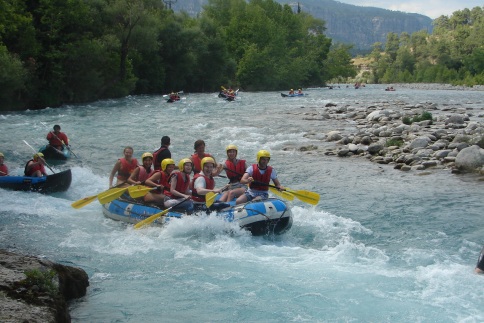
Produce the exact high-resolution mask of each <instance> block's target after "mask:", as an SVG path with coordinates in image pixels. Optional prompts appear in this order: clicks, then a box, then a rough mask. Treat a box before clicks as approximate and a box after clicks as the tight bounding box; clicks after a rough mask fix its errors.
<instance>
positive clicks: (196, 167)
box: [191, 153, 213, 174]
mask: <svg viewBox="0 0 484 323" xmlns="http://www.w3.org/2000/svg"><path fill="white" fill-rule="evenodd" d="M205 157H212V158H213V156H212V155H210V154H206V153H204V154H203V157H202V158H200V156H198V154H193V155H192V156H191V158H192V160H193V173H194V174H198V173H200V172H201V171H202V159H203V158H205Z"/></svg>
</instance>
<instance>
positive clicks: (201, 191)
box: [190, 157, 223, 203]
mask: <svg viewBox="0 0 484 323" xmlns="http://www.w3.org/2000/svg"><path fill="white" fill-rule="evenodd" d="M201 165H202V171H201V172H200V173H197V174H195V176H193V181H192V184H191V186H190V188H191V190H192V198H193V200H194V201H195V202H201V203H205V195H207V193H208V192H213V193H216V194H217V193H220V192H221V191H222V190H223V188H220V189H216V188H215V180H214V179H213V176H212V173H213V170H214V168H215V165H216V164H215V160H214V159H213V158H212V157H205V158H203V159H202V161H201Z"/></svg>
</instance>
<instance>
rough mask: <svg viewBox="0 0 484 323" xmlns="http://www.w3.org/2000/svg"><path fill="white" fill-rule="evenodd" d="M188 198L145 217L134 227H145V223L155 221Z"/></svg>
mask: <svg viewBox="0 0 484 323" xmlns="http://www.w3.org/2000/svg"><path fill="white" fill-rule="evenodd" d="M188 199H190V197H187V198H184V199H183V200H182V201H181V202H179V203H177V204H175V205H173V206H171V207H169V208H167V209H166V210H164V211H162V212H160V213H155V214H153V215H152V216H150V217H149V218H146V219H144V220H143V221H140V222H138V223H136V224H135V225H134V228H135V229H139V228H141V227H144V226H145V225H147V224H150V223H151V222H153V221H155V220H156V219H158V218H159V217H161V216H163V215H165V214H167V213H168V212H170V210H171V209H173V208H174V207H176V206H178V205H180V204H182V203H183V202H185V201H186V200H188Z"/></svg>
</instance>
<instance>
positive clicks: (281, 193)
mask: <svg viewBox="0 0 484 323" xmlns="http://www.w3.org/2000/svg"><path fill="white" fill-rule="evenodd" d="M269 190H270V191H271V193H272V194H274V195H277V196H280V197H282V198H283V199H286V200H288V201H292V200H294V195H293V194H292V193H289V192H286V191H279V190H278V189H277V188H275V187H269Z"/></svg>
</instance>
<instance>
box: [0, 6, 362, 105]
mask: <svg viewBox="0 0 484 323" xmlns="http://www.w3.org/2000/svg"><path fill="white" fill-rule="evenodd" d="M324 32H325V25H324V22H323V21H321V20H319V19H316V18H314V17H312V16H310V15H308V14H305V13H300V14H297V13H294V12H293V10H292V9H291V7H290V6H282V5H281V4H279V3H277V2H274V1H272V0H257V1H251V2H250V3H247V2H246V1H244V0H210V1H209V4H208V6H207V7H206V10H205V11H204V12H203V13H202V14H201V15H199V16H198V17H196V18H193V17H190V16H188V15H186V14H182V13H174V12H173V11H172V10H167V9H166V8H165V7H164V5H163V2H162V1H159V0H42V1H39V0H27V1H17V0H5V1H2V2H0V109H1V110H3V111H6V110H13V109H25V108H42V107H46V106H59V105H61V104H66V103H80V102H88V101H93V100H98V99H104V98H114V97H121V96H126V95H129V94H160V93H167V92H170V91H179V90H185V91H191V92H196V91H217V90H219V89H220V86H221V85H225V86H237V87H241V88H243V89H245V90H275V89H287V88H290V87H304V86H309V85H323V84H324V83H325V82H326V81H327V80H329V79H332V78H334V77H337V76H339V75H340V76H352V75H355V70H354V67H353V66H352V64H351V56H350V55H349V53H348V47H345V46H336V47H333V48H331V49H330V47H331V39H329V38H328V37H326V36H325V34H324Z"/></svg>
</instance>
